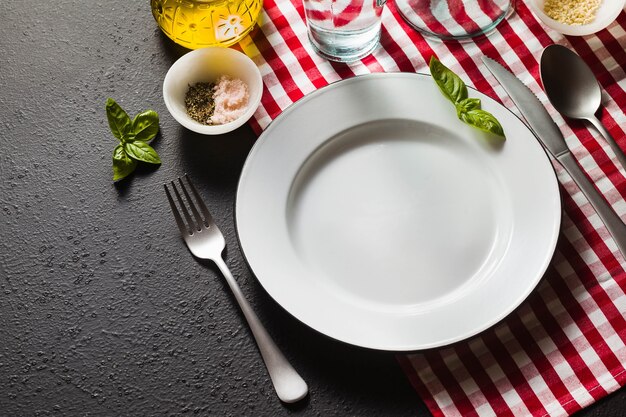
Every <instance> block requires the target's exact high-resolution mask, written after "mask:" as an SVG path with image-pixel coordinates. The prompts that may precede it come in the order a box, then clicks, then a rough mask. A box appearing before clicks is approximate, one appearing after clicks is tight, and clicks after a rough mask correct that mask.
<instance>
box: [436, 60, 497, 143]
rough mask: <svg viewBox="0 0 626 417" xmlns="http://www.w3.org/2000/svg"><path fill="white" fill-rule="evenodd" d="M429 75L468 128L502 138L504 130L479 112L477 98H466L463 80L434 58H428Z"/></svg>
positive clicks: (489, 115)
mask: <svg viewBox="0 0 626 417" xmlns="http://www.w3.org/2000/svg"><path fill="white" fill-rule="evenodd" d="M430 73H431V75H432V76H433V79H434V80H435V82H436V83H437V86H438V87H439V89H440V90H441V92H442V93H443V95H444V96H445V97H446V98H447V99H448V100H450V101H451V102H452V103H454V107H455V108H456V115H457V117H458V118H459V119H461V120H462V121H463V122H465V123H467V124H468V125H470V126H474V127H476V128H478V129H480V130H483V131H485V132H489V133H493V134H496V135H498V136H502V137H504V129H503V128H502V125H501V124H500V122H498V119H496V118H495V116H494V115H493V114H491V113H489V112H487V111H484V110H481V108H480V99H479V98H468V97H467V86H466V85H465V83H464V82H463V80H461V78H460V77H459V76H458V75H456V74H455V73H454V72H452V70H450V69H449V68H447V67H446V66H445V65H443V64H442V63H441V62H439V60H438V59H437V58H435V57H434V56H432V57H431V58H430Z"/></svg>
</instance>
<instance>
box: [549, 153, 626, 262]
mask: <svg viewBox="0 0 626 417" xmlns="http://www.w3.org/2000/svg"><path fill="white" fill-rule="evenodd" d="M557 160H558V161H559V162H560V163H561V165H563V167H564V168H565V170H566V171H567V172H568V173H569V175H570V176H571V177H572V179H573V180H574V182H575V183H576V185H578V188H580V191H582V192H583V194H584V195H585V197H587V199H588V200H589V202H590V203H591V205H592V206H593V208H594V209H595V210H596V212H597V213H598V216H599V217H600V219H601V220H602V222H603V223H604V225H605V226H606V228H607V230H608V231H609V233H610V234H611V236H613V240H614V241H615V243H616V244H617V248H618V249H619V251H620V252H621V253H622V257H624V258H625V259H626V224H624V222H623V221H622V219H621V218H620V217H619V216H618V215H617V213H615V211H613V208H612V207H611V206H610V205H609V203H607V202H606V200H605V199H604V197H602V196H601V195H600V193H599V192H598V190H597V189H596V188H595V187H594V186H593V184H591V181H589V179H588V178H587V176H586V175H585V174H584V173H583V171H582V169H580V166H578V163H577V162H576V160H575V159H574V156H573V155H572V154H571V153H570V152H566V153H564V154H562V155H559V156H558V157H557Z"/></svg>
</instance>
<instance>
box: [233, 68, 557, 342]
mask: <svg viewBox="0 0 626 417" xmlns="http://www.w3.org/2000/svg"><path fill="white" fill-rule="evenodd" d="M470 95H471V96H474V97H479V98H481V99H482V103H483V108H484V109H486V110H488V111H490V112H492V113H493V114H494V115H495V116H496V117H497V118H498V119H499V120H500V122H501V123H502V124H503V126H504V129H505V132H506V134H507V139H506V141H505V142H501V141H500V140H498V139H497V138H494V137H492V136H489V135H487V134H484V133H482V132H480V131H478V130H476V129H473V128H470V127H468V126H466V125H464V124H463V123H461V122H460V121H459V120H458V119H457V118H456V113H455V110H454V107H453V106H452V104H451V103H449V102H447V101H446V100H445V99H444V98H443V96H442V95H441V93H440V92H439V91H438V89H437V87H436V85H435V83H434V81H433V80H432V79H431V78H430V77H429V76H425V75H417V74H407V73H393V74H374V75H367V76H360V77H355V78H352V79H349V80H345V81H341V82H338V83H335V84H332V85H330V86H328V87H326V88H323V89H321V90H318V91H316V92H314V93H312V94H310V95H308V96H306V97H305V98H303V99H302V100H300V101H299V102H297V103H296V104H294V105H292V106H291V107H290V108H288V109H287V110H286V111H285V112H284V113H283V114H281V115H280V116H279V117H278V118H277V119H276V120H275V121H274V122H273V123H272V124H271V125H270V126H269V127H268V128H267V129H266V130H265V132H264V133H263V134H262V135H261V137H260V138H259V139H258V142H257V143H256V144H255V146H254V148H253V149H252V151H251V152H250V155H249V157H248V159H247V161H246V163H245V166H244V168H243V172H242V174H241V178H240V181H239V188H238V191H237V204H236V219H237V229H238V233H239V239H240V242H241V246H242V249H243V252H244V254H245V257H246V259H247V261H248V263H249V264H250V267H251V268H252V270H253V272H254V273H255V275H256V276H257V278H258V280H259V281H260V282H261V284H262V285H263V287H264V288H265V289H266V290H267V292H268V293H269V294H270V295H271V296H272V297H273V298H274V299H275V300H276V301H277V302H278V303H279V304H280V305H281V306H283V307H284V308H285V309H286V310H287V311H288V312H290V313H291V314H293V315H294V316H295V317H296V318H298V319H299V320H301V321H302V322H304V323H306V324H307V325H309V326H310V327H312V328H314V329H316V330H318V331H319V332H321V333H324V334H326V335H328V336H330V337H333V338H335V339H338V340H341V341H344V342H347V343H351V344H354V345H358V346H363V347H368V348H374V349H384V350H396V351H406V350H416V349H424V348H430V347H436V346H442V345H446V344H449V343H452V342H455V341H458V340H461V339H464V338H467V337H469V336H472V335H474V334H476V333H478V332H480V331H482V330H484V329H486V328H488V327H490V326H491V325H493V324H494V323H496V322H497V321H499V320H501V319H502V318H504V317H505V316H506V315H507V314H509V313H510V312H511V311H512V310H513V309H514V308H515V307H517V306H518V305H519V304H520V303H521V302H522V301H523V300H524V299H525V298H526V297H527V296H528V294H529V293H530V292H531V291H532V290H533V288H534V287H535V286H536V285H537V283H538V282H539V280H540V279H541V277H542V275H543V274H544V272H545V270H546V268H547V266H548V264H549V262H550V260H551V258H552V254H553V252H554V248H555V245H556V241H557V237H558V233H559V226H560V219H561V201H560V196H559V191H558V184H557V180H556V176H555V173H554V170H553V168H552V165H551V164H550V162H549V160H548V157H547V156H546V154H545V152H544V151H543V149H542V147H541V146H540V145H539V143H538V142H537V140H536V139H535V137H534V136H533V134H532V133H531V132H530V131H529V129H528V128H527V127H526V126H525V125H524V124H523V123H522V122H521V121H520V120H519V119H518V118H517V117H516V116H515V115H513V114H512V113H511V112H509V111H508V110H507V109H506V108H504V107H503V106H501V105H500V104H498V103H497V102H495V101H494V100H492V99H490V98H489V97H487V96H485V95H483V94H481V93H478V92H476V91H471V92H470Z"/></svg>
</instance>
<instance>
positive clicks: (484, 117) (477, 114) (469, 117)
mask: <svg viewBox="0 0 626 417" xmlns="http://www.w3.org/2000/svg"><path fill="white" fill-rule="evenodd" d="M459 119H461V120H462V121H464V122H465V123H467V124H468V125H471V126H474V127H477V128H479V129H480V130H484V131H485V132H489V133H493V134H496V135H498V136H502V137H504V129H503V128H502V125H501V124H500V122H498V119H496V118H495V116H494V115H493V114H491V113H489V112H488V111H485V110H480V109H475V110H470V111H468V112H462V113H460V114H459Z"/></svg>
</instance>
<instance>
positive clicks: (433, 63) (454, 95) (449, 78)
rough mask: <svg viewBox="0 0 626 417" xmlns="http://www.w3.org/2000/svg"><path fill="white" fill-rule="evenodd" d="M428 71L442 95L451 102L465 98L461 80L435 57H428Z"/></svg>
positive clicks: (464, 87)
mask: <svg viewBox="0 0 626 417" xmlns="http://www.w3.org/2000/svg"><path fill="white" fill-rule="evenodd" d="M429 66H430V73H431V75H432V76H433V78H434V79H435V82H436V83H437V85H438V86H439V89H440V90H441V92H442V93H443V95H444V96H446V97H447V98H448V100H450V101H451V102H453V103H458V102H460V101H462V100H465V99H466V98H467V87H466V86H465V83H464V82H463V80H462V79H461V78H460V77H459V76H458V75H456V74H455V73H454V72H452V70H450V69H449V68H448V67H446V66H445V65H443V64H442V63H441V62H439V60H438V59H437V58H435V57H434V56H432V57H431V58H430V65H429Z"/></svg>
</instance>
